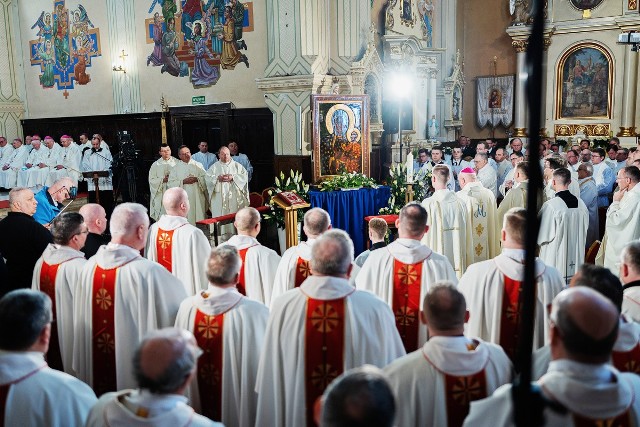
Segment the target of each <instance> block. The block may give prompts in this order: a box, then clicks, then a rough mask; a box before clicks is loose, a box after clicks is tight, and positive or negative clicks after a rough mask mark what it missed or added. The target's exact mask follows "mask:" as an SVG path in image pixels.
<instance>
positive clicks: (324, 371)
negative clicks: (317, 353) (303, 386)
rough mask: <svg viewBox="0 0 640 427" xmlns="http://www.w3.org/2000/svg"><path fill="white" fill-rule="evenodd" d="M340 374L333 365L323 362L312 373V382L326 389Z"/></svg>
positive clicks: (319, 387) (315, 385) (317, 386)
mask: <svg viewBox="0 0 640 427" xmlns="http://www.w3.org/2000/svg"><path fill="white" fill-rule="evenodd" d="M337 376H338V372H337V371H336V370H335V369H333V368H332V367H331V365H329V364H326V363H323V364H322V365H318V366H316V367H315V369H314V370H313V372H312V373H311V384H313V386H314V387H316V388H317V389H320V390H324V389H325V388H327V386H328V385H329V384H330V383H331V381H333V380H334V379H335V378H336V377H337Z"/></svg>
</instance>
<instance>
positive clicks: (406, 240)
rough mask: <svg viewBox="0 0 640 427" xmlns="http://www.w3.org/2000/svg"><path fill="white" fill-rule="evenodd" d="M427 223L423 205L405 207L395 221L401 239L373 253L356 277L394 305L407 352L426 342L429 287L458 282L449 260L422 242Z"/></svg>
mask: <svg viewBox="0 0 640 427" xmlns="http://www.w3.org/2000/svg"><path fill="white" fill-rule="evenodd" d="M426 224H427V212H426V210H425V209H424V208H423V207H422V206H421V205H419V204H418V203H409V204H408V205H406V206H404V207H403V208H402V209H401V210H400V215H399V218H398V220H397V222H396V227H397V229H398V239H397V240H395V241H393V242H392V243H391V244H389V245H388V246H387V247H386V248H383V249H379V250H377V251H374V252H372V253H371V255H369V258H367V260H366V261H365V262H364V265H363V266H362V269H361V270H360V273H359V274H358V277H356V287H357V288H358V289H362V290H365V291H369V292H373V293H374V294H375V295H377V296H378V297H379V298H382V300H383V301H385V302H386V303H387V304H388V305H389V306H390V307H391V310H392V311H393V313H394V315H395V322H396V327H397V328H398V331H399V332H400V337H401V338H402V342H403V344H404V347H405V350H406V351H407V352H410V351H414V350H416V349H418V348H419V347H420V346H422V345H423V344H424V343H425V342H426V341H427V328H426V326H425V325H421V324H420V321H419V317H418V314H419V313H420V303H421V301H422V300H423V299H424V296H425V295H426V293H427V291H428V290H429V287H430V286H431V285H432V284H433V283H434V282H436V281H439V280H449V281H452V282H454V283H457V282H458V279H457V277H456V274H455V272H454V271H453V268H452V267H451V263H450V262H449V260H447V258H445V257H444V256H442V255H440V254H438V253H435V252H434V251H433V250H432V249H431V248H429V247H428V246H425V245H423V244H421V243H420V240H421V239H422V238H423V235H424V234H425V233H426V232H427V231H428V229H429V226H427V225H426Z"/></svg>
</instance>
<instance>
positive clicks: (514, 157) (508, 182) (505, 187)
mask: <svg viewBox="0 0 640 427" xmlns="http://www.w3.org/2000/svg"><path fill="white" fill-rule="evenodd" d="M509 160H511V166H512V168H511V169H510V170H509V172H507V175H505V177H504V181H503V182H502V185H500V186H498V191H499V195H498V197H500V196H502V197H505V196H506V195H507V193H508V192H509V190H511V188H513V186H514V185H515V182H514V180H513V177H514V175H515V171H516V165H518V163H522V162H524V155H523V154H522V153H520V152H516V153H511V154H509Z"/></svg>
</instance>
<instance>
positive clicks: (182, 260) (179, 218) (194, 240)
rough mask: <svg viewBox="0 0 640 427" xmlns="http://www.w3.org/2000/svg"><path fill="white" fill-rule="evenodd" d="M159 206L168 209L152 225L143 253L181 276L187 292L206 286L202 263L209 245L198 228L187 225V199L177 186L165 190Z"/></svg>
mask: <svg viewBox="0 0 640 427" xmlns="http://www.w3.org/2000/svg"><path fill="white" fill-rule="evenodd" d="M162 206H164V210H165V211H166V212H167V213H166V214H164V215H162V216H161V217H160V219H159V220H158V222H156V223H155V224H153V225H152V226H151V229H150V230H149V237H148V239H147V247H146V250H145V254H146V256H147V258H148V259H150V260H151V261H155V262H157V263H158V264H160V265H162V266H163V267H164V268H166V269H167V270H168V271H169V272H170V273H171V274H173V275H174V276H176V277H177V278H178V279H180V282H182V284H183V285H184V287H185V291H186V292H187V295H195V294H197V293H199V292H200V291H201V290H203V289H206V287H207V275H206V267H205V263H206V261H207V257H208V256H209V252H211V244H210V243H209V239H207V237H206V236H205V235H204V233H203V232H202V230H200V229H199V228H198V227H196V226H194V225H191V224H189V221H188V220H187V216H188V215H189V209H190V204H189V198H188V197H187V192H186V191H184V190H183V189H182V188H180V187H174V188H170V189H168V190H167V191H165V193H164V196H163V198H162Z"/></svg>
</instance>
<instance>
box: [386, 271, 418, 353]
mask: <svg viewBox="0 0 640 427" xmlns="http://www.w3.org/2000/svg"><path fill="white" fill-rule="evenodd" d="M423 265H424V260H421V261H419V262H417V263H415V264H403V263H401V262H400V261H398V260H397V259H394V260H393V305H392V307H391V309H392V310H393V314H394V315H395V317H396V327H397V328H398V332H399V333H400V338H401V339H402V344H404V349H405V350H406V352H407V353H410V352H412V351H415V350H417V349H418V346H419V345H418V335H419V329H420V317H419V314H420V283H421V280H422V267H423Z"/></svg>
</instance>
